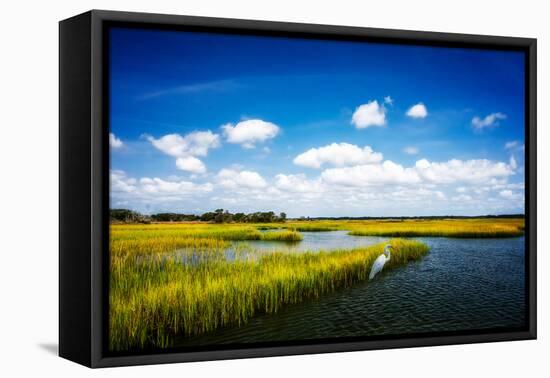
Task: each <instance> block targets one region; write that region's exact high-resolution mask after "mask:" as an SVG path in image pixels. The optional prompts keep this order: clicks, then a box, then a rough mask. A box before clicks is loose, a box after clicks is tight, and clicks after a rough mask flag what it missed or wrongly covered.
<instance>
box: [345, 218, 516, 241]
mask: <svg viewBox="0 0 550 378" xmlns="http://www.w3.org/2000/svg"><path fill="white" fill-rule="evenodd" d="M524 228H525V222H524V219H519V218H518V219H515V218H510V219H489V218H478V219H438V220H403V221H377V222H368V221H365V222H362V223H354V224H351V223H350V224H349V228H348V229H349V230H350V232H349V234H350V235H356V236H392V237H415V236H436V237H438V236H444V237H453V238H503V237H515V236H520V235H523V233H524Z"/></svg>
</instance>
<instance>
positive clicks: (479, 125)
mask: <svg viewBox="0 0 550 378" xmlns="http://www.w3.org/2000/svg"><path fill="white" fill-rule="evenodd" d="M503 119H506V114H503V113H500V112H499V113H491V114H489V115H488V116H485V118H480V117H478V116H476V117H474V118H472V126H473V127H474V129H476V130H479V131H481V130H483V129H485V128H491V127H496V126H498V124H499V122H498V121H499V120H503Z"/></svg>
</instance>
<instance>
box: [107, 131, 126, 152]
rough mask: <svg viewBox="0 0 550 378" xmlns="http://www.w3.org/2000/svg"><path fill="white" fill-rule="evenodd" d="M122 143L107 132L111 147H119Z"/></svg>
mask: <svg viewBox="0 0 550 378" xmlns="http://www.w3.org/2000/svg"><path fill="white" fill-rule="evenodd" d="M123 145H124V143H122V141H121V140H120V139H119V138H117V137H116V135H115V134H113V133H109V146H111V148H113V149H117V148H121V147H122V146H123Z"/></svg>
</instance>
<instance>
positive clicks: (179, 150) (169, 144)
mask: <svg viewBox="0 0 550 378" xmlns="http://www.w3.org/2000/svg"><path fill="white" fill-rule="evenodd" d="M146 138H147V140H148V141H149V142H151V143H152V144H153V146H155V147H156V148H157V149H158V150H160V151H162V152H164V153H165V154H167V155H170V156H174V157H188V156H206V155H207V154H208V150H209V149H211V148H216V147H219V146H220V138H219V136H218V134H214V133H212V132H211V131H210V130H208V131H194V132H192V133H189V134H187V135H185V136H181V135H179V134H168V135H165V136H163V137H162V138H159V139H155V138H153V137H152V136H146Z"/></svg>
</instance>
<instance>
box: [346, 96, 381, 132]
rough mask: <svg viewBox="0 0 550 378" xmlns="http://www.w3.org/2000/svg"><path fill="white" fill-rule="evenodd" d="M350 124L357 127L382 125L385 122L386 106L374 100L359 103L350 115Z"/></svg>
mask: <svg viewBox="0 0 550 378" xmlns="http://www.w3.org/2000/svg"><path fill="white" fill-rule="evenodd" d="M351 124H352V125H355V127H356V128H358V129H364V128H367V127H371V126H384V125H385V124H386V108H385V107H384V106H383V105H380V104H378V101H376V100H373V101H370V102H368V103H366V104H363V105H360V106H358V107H357V108H356V109H355V112H354V113H353V116H352V117H351Z"/></svg>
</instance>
